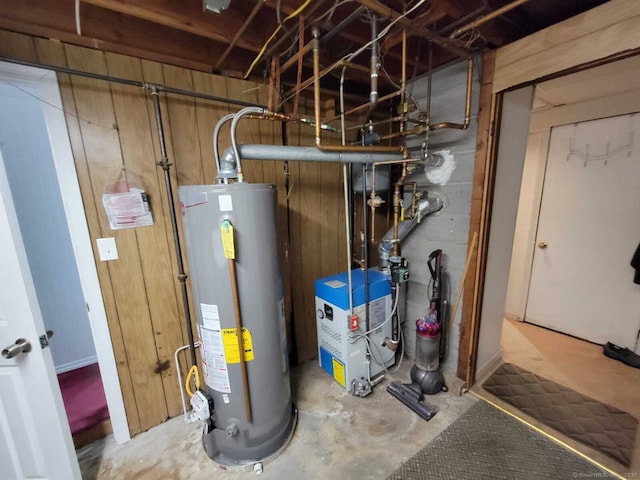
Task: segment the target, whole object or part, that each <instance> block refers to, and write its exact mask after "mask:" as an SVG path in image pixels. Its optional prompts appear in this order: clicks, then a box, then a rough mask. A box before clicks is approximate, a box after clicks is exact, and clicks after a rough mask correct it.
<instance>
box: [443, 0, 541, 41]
mask: <svg viewBox="0 0 640 480" xmlns="http://www.w3.org/2000/svg"><path fill="white" fill-rule="evenodd" d="M528 1H529V0H515V2H511V3H509V4H507V5H505V6H503V7H500V8H497V9H495V10H494V11H493V12H491V13H487V14H486V15H485V16H484V17H480V18H477V19H475V20H474V21H473V22H471V23H468V24H467V25H465V26H463V27H460V28H458V29H456V30H454V32H453V33H452V34H451V35H449V38H456V37H459V36H460V35H461V34H463V33H464V32H467V31H469V30H473V29H474V28H476V27H479V26H480V25H482V24H484V23H487V22H488V21H489V20H493V19H494V18H496V17H499V16H500V15H502V14H503V13H506V12H508V11H509V10H513V9H514V8H516V7H519V6H520V5H522V4H523V3H527V2H528Z"/></svg>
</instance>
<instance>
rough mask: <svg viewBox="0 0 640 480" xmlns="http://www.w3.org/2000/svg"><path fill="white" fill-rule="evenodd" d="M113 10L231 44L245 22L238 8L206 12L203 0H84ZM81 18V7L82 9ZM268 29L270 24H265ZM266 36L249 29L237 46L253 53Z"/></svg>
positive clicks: (257, 49) (260, 45) (258, 49)
mask: <svg viewBox="0 0 640 480" xmlns="http://www.w3.org/2000/svg"><path fill="white" fill-rule="evenodd" d="M81 1H82V3H85V4H90V5H94V6H97V7H101V8H104V9H108V10H112V11H114V12H118V13H122V14H124V15H129V16H132V17H136V18H140V19H143V20H147V21H149V22H153V23H157V24H159V25H164V26H165V27H170V28H174V29H176V30H180V31H183V32H188V33H191V34H193V35H199V36H201V37H205V38H208V39H210V40H215V41H217V42H221V43H226V44H229V43H231V41H232V40H233V38H234V37H235V34H236V32H238V31H239V30H240V28H242V25H243V24H244V18H243V15H241V13H240V12H238V11H237V10H225V11H223V12H222V13H221V14H219V15H216V14H213V13H209V12H205V11H203V9H202V1H201V0H182V1H180V2H175V1H171V0H162V1H159V0H81ZM80 18H81V19H82V8H81V9H80ZM266 28H268V27H266ZM262 44H263V39H262V38H261V37H260V36H259V35H256V34H255V33H254V32H252V31H246V32H245V33H244V35H242V37H241V38H239V39H238V40H237V43H236V45H237V46H238V47H240V48H243V49H245V50H249V51H252V52H258V51H260V48H262Z"/></svg>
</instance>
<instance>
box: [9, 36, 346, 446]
mask: <svg viewBox="0 0 640 480" xmlns="http://www.w3.org/2000/svg"><path fill="white" fill-rule="evenodd" d="M0 55H3V56H6V57H10V58H15V59H20V60H26V61H32V62H40V63H42V64H50V65H58V66H67V67H70V68H74V69H78V70H82V71H86V72H96V73H101V74H108V75H112V76H116V77H123V78H129V79H134V80H139V81H145V82H151V83H157V84H162V85H167V86H172V87H177V88H182V89H185V90H195V91H198V92H203V93H210V94H214V95H217V96H221V97H228V98H233V99H241V100H244V101H249V102H255V103H261V104H266V102H267V91H266V87H265V86H262V85H259V84H255V83H250V82H245V81H240V80H233V79H228V78H224V77H218V76H214V75H209V74H205V73H201V72H196V71H191V70H187V69H184V68H179V67H175V66H170V65H164V64H160V63H156V62H152V61H146V60H141V59H138V58H134V57H128V56H124V55H119V54H113V53H104V52H100V51H97V50H92V49H87V48H83V47H77V46H71V45H66V44H63V43H60V42H57V41H53V40H46V39H40V38H35V37H30V36H26V35H20V34H15V33H11V32H7V31H3V30H0ZM58 79H59V82H60V86H61V94H62V99H63V105H64V109H65V112H66V118H67V126H68V130H69V137H70V140H71V145H72V149H73V154H74V159H75V164H76V170H77V175H78V179H79V183H80V188H81V192H82V198H83V202H84V208H85V212H86V217H87V222H88V225H89V231H90V235H91V238H92V240H94V242H93V247H94V256H95V258H96V265H97V269H98V276H99V279H100V285H101V289H102V296H103V299H104V303H105V308H106V311H107V317H108V322H109V328H110V332H111V341H112V343H113V348H114V352H115V357H116V362H117V366H118V374H119V378H120V384H121V386H122V392H123V396H124V401H125V408H126V412H127V418H128V422H129V427H130V430H131V433H132V434H136V433H138V432H141V431H144V430H146V429H148V428H150V427H152V426H154V425H157V424H159V423H160V422H162V421H164V420H165V419H166V418H168V417H172V416H176V415H178V414H180V412H181V405H180V397H179V390H178V379H177V378H176V373H175V366H174V364H173V352H174V351H175V349H176V348H177V347H179V346H181V345H183V344H185V343H186V342H187V340H186V332H185V331H184V325H183V323H184V321H183V318H184V316H183V315H184V314H183V308H182V300H181V295H180V285H179V282H178V280H177V271H176V258H175V252H174V248H173V239H172V235H171V225H170V220H169V212H168V207H167V198H166V193H165V190H164V173H163V171H162V169H160V168H159V167H157V166H156V161H157V160H159V158H160V152H159V145H158V138H157V131H156V126H155V118H154V111H153V104H152V101H151V99H150V97H149V92H146V91H144V90H142V89H140V88H136V87H129V86H124V85H120V84H115V83H108V82H105V81H102V80H93V79H88V78H84V77H80V76H70V75H63V74H60V75H58ZM161 105H162V111H163V115H164V126H165V133H166V138H167V144H168V145H167V147H168V156H169V159H170V160H171V161H172V162H173V164H174V165H173V168H172V169H171V175H172V182H173V187H174V193H175V196H176V198H175V200H176V202H177V191H178V188H177V187H178V185H187V184H202V183H211V182H212V181H213V179H214V177H215V164H214V161H213V153H212V132H213V128H214V126H215V124H216V122H217V120H218V119H219V118H220V117H222V116H223V115H225V114H227V113H228V112H229V111H236V110H238V109H239V108H236V107H233V106H232V107H229V106H227V105H226V104H222V103H216V102H211V101H205V100H196V99H193V98H190V97H182V96H172V95H165V94H161ZM230 108H231V110H230ZM305 108H306V109H307V110H309V111H311V109H312V105H306V107H305ZM288 133H289V135H288V139H289V143H290V144H291V145H313V130H312V129H310V128H308V127H306V126H305V127H299V126H295V125H289V132H288ZM221 140H222V141H221V151H222V149H224V148H226V147H227V146H228V144H229V138H228V129H226V128H225V129H224V130H223V133H222V139H221ZM239 141H240V142H242V143H266V144H281V141H282V131H281V126H280V124H279V123H275V122H268V121H267V122H265V121H262V122H259V121H255V120H243V121H242V123H241V124H240V127H239ZM123 166H124V167H125V168H126V169H127V171H129V172H132V173H135V174H137V175H138V176H139V177H140V178H141V179H142V181H143V183H144V187H145V189H146V191H147V193H148V194H149V195H150V199H151V200H150V201H151V208H152V211H153V215H154V225H153V226H152V227H144V228H136V229H129V230H118V231H112V230H111V229H110V228H109V223H108V220H107V218H106V215H105V213H104V209H103V208H102V202H101V197H102V193H103V191H104V188H105V184H106V183H107V182H108V179H109V178H110V177H111V176H112V175H114V174H115V173H117V172H118V171H119V169H120V168H122V167H123ZM243 167H244V170H245V177H246V179H247V181H250V182H266V183H273V184H276V185H277V187H278V195H279V202H280V208H279V233H280V240H281V245H280V255H281V259H282V265H283V277H284V282H285V302H286V305H287V307H288V312H289V315H290V318H293V319H294V321H293V323H290V324H289V326H288V327H289V332H288V333H289V345H290V347H292V348H294V349H295V352H296V354H297V358H298V361H301V362H302V361H307V360H310V359H312V358H315V357H316V356H317V354H316V350H317V348H316V330H315V308H314V291H313V290H314V287H313V281H314V280H315V279H316V278H319V277H322V276H325V275H329V274H333V273H337V272H339V271H342V270H344V269H345V265H346V260H345V259H344V255H345V254H344V252H345V246H344V242H345V235H344V213H343V207H342V205H343V196H342V177H341V167H340V166H338V165H328V164H315V163H305V164H302V163H298V162H290V163H289V164H288V165H285V164H284V163H283V162H277V161H270V162H249V161H246V162H244V164H243ZM287 168H288V170H287ZM287 171H288V173H287ZM287 184H288V190H287ZM101 237H115V238H116V242H117V246H118V252H119V256H120V258H119V260H117V261H111V262H101V261H99V260H98V256H97V251H96V248H95V239H96V238H101ZM183 245H184V242H183ZM185 260H186V259H185ZM187 273H188V272H187ZM192 312H193V306H192Z"/></svg>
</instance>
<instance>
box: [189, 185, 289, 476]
mask: <svg viewBox="0 0 640 480" xmlns="http://www.w3.org/2000/svg"><path fill="white" fill-rule="evenodd" d="M180 201H181V203H182V208H183V210H182V212H183V224H184V231H185V236H186V243H187V254H188V260H189V266H190V278H191V285H192V289H193V297H194V305H195V308H194V310H195V312H196V316H197V321H198V333H199V337H200V341H201V342H202V346H201V349H200V352H201V360H202V367H203V380H204V384H205V385H203V387H202V389H203V390H206V392H207V394H208V395H209V397H210V398H212V399H213V410H212V412H211V415H210V417H209V418H208V419H207V420H206V421H205V425H204V431H203V445H204V448H205V451H206V452H207V454H208V455H209V456H210V457H211V458H212V459H213V460H215V461H216V462H217V463H219V464H221V465H224V466H227V467H241V466H246V465H250V464H253V463H256V462H260V461H263V460H265V459H267V458H268V457H271V456H273V455H275V454H277V453H278V452H279V451H280V450H281V449H282V448H283V447H284V446H285V445H286V443H287V442H288V440H289V439H290V438H291V436H292V435H293V430H294V428H295V423H296V418H297V416H296V410H295V408H294V406H293V404H292V402H291V388H290V383H289V364H288V354H287V339H286V330H285V316H284V301H283V290H282V281H281V277H280V269H279V262H278V243H277V231H276V225H277V218H276V212H277V206H278V204H277V197H276V188H275V186H273V185H263V184H251V183H232V184H216V185H201V186H183V187H180ZM238 321H240V322H241V336H239V335H238V331H237V328H236V326H237V325H238V323H237V322H238ZM240 338H242V341H241V342H240ZM240 343H242V345H243V348H241V347H240V346H239V345H240ZM242 350H244V352H242Z"/></svg>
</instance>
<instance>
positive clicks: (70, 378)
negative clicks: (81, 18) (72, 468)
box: [0, 63, 129, 447]
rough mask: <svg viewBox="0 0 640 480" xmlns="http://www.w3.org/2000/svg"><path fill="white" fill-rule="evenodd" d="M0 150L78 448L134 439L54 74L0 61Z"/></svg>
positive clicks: (70, 425)
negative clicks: (109, 439)
mask: <svg viewBox="0 0 640 480" xmlns="http://www.w3.org/2000/svg"><path fill="white" fill-rule="evenodd" d="M0 103H1V105H2V108H1V109H0V112H1V113H0V122H2V128H0V136H1V137H2V138H0V147H1V148H2V150H3V158H4V164H5V167H6V170H7V176H8V178H9V184H10V187H11V195H12V197H13V200H14V204H15V206H16V212H17V216H18V222H19V225H20V230H21V233H22V237H23V242H24V246H25V250H26V252H27V257H28V262H29V268H30V270H31V276H32V277H33V281H34V284H35V287H36V293H37V297H38V303H39V306H40V310H41V311H42V316H43V319H44V322H45V326H46V328H47V330H52V331H53V335H52V338H51V340H50V341H49V346H48V348H50V349H51V352H52V357H53V360H54V365H55V373H56V374H57V376H58V382H59V385H60V388H61V392H62V397H63V399H64V404H65V410H66V413H67V417H68V420H69V427H70V432H72V433H73V434H74V443H75V444H76V447H78V446H80V445H82V444H86V443H89V442H91V441H93V440H95V439H96V438H100V437H101V436H105V435H106V434H108V433H110V432H111V431H113V433H114V436H115V439H116V441H117V442H118V443H121V442H124V441H127V440H128V439H129V430H128V425H127V421H126V414H125V411H124V403H123V400H122V393H121V391H120V385H119V380H118V374H117V370H116V364H115V359H114V355H113V347H112V345H111V339H110V335H109V329H108V325H107V321H106V314H105V312H104V305H103V303H102V296H101V291H100V286H99V283H98V279H97V273H96V267H95V263H94V258H93V253H92V247H91V240H90V238H89V235H88V229H87V224H86V218H85V214H84V209H83V204H82V200H81V197H80V192H79V186H78V179H77V176H76V171H75V165H74V161H73V156H72V154H71V147H70V141H69V135H68V132H67V125H66V119H65V112H64V111H63V109H62V102H61V98H60V90H59V87H58V82H57V78H56V75H55V73H53V72H50V71H46V70H41V69H36V68H31V67H24V66H20V65H12V64H7V63H0Z"/></svg>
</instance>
